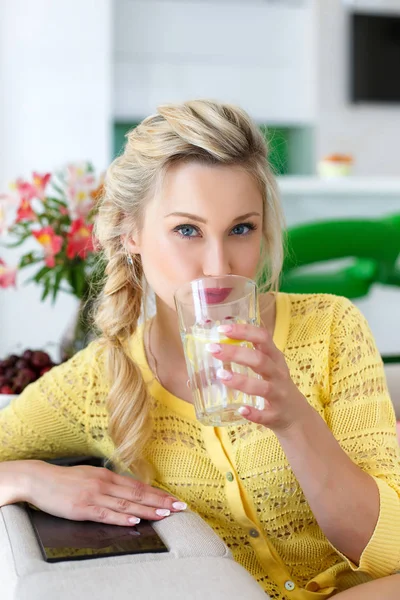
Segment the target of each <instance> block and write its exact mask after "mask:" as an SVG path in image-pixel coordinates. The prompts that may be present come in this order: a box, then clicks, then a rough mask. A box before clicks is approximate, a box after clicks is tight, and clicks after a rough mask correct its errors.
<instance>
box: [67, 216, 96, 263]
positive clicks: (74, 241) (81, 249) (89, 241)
mask: <svg viewBox="0 0 400 600" xmlns="http://www.w3.org/2000/svg"><path fill="white" fill-rule="evenodd" d="M92 231H93V225H88V224H86V223H85V222H84V220H83V219H76V220H75V221H73V222H72V224H71V229H70V231H69V233H68V245H67V257H68V258H75V256H79V257H80V258H82V259H83V260H84V259H85V258H86V256H87V255H88V253H89V252H93V250H94V246H93V238H92Z"/></svg>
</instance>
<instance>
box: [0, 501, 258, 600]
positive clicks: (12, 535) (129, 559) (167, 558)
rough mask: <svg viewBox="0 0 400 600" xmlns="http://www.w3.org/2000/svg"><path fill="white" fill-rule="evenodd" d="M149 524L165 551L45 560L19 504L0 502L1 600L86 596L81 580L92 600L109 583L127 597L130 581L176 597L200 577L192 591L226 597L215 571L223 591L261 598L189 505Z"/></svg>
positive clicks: (144, 591)
mask: <svg viewBox="0 0 400 600" xmlns="http://www.w3.org/2000/svg"><path fill="white" fill-rule="evenodd" d="M153 525H154V528H155V529H156V531H157V533H158V534H159V536H160V537H161V538H162V539H163V540H164V542H165V544H166V545H167V547H168V548H169V552H168V553H167V552H166V553H154V554H153V553H148V554H132V555H124V556H113V557H108V558H96V559H92V560H84V561H70V562H60V563H47V562H45V561H44V559H43V557H42V554H41V551H40V548H39V545H38V542H37V539H36V536H35V533H34V531H33V528H32V525H31V522H30V519H29V516H28V513H27V511H26V509H25V506H24V505H11V506H4V507H2V508H0V581H1V582H2V584H1V591H2V594H1V597H2V600H25V598H27V599H28V598H29V600H44V599H47V598H48V599H49V600H54V598H57V600H64V598H65V600H67V599H68V600H72V599H73V598H77V599H78V598H79V599H81V598H86V596H85V594H81V592H82V586H83V587H85V588H87V590H88V596H87V597H88V598H89V597H92V596H93V598H94V597H96V600H102V599H103V598H104V600H106V599H108V598H109V597H111V589H112V587H113V586H114V591H115V590H118V594H117V597H118V600H123V599H125V598H130V599H132V598H133V597H134V596H133V595H132V586H133V587H137V588H138V589H139V588H140V594H139V595H138V598H140V599H143V598H152V597H154V598H157V600H158V598H159V597H160V596H161V597H163V598H166V597H168V596H169V591H168V590H170V591H171V598H172V597H173V598H174V600H178V599H179V598H181V597H182V598H184V597H185V596H180V595H179V593H178V591H177V587H179V586H181V587H180V588H179V589H182V590H183V589H185V588H186V589H187V587H188V586H190V585H191V584H192V583H193V582H194V580H196V581H197V580H198V585H200V583H201V585H200V591H201V593H202V594H203V596H201V595H199V596H198V597H199V598H200V597H204V596H205V595H207V597H208V600H214V599H215V598H222V597H226V596H222V595H221V596H219V595H218V594H219V592H218V591H217V590H218V589H220V587H219V586H216V581H215V578H216V577H217V574H218V576H219V577H222V582H223V585H224V589H228V588H229V590H231V591H230V592H229V594H228V597H230V598H236V597H238V598H239V597H240V596H237V595H236V592H237V591H239V590H241V593H242V594H243V592H244V591H245V590H246V593H247V595H248V596H250V594H252V595H251V597H252V598H253V597H254V598H257V597H258V593H260V594H262V597H263V599H264V600H265V594H264V592H263V591H262V590H261V588H260V587H259V586H258V584H257V583H256V582H255V581H254V580H253V579H252V578H251V576H250V575H249V574H248V573H247V572H246V571H245V570H244V569H243V568H242V567H241V566H239V565H238V564H236V563H235V562H234V561H233V560H232V557H231V554H230V551H229V549H228V548H227V547H226V546H225V544H224V543H223V542H222V540H221V539H220V538H219V537H218V536H217V535H216V534H215V533H214V532H213V530H212V529H211V528H210V527H209V526H208V525H207V524H206V523H205V522H204V521H203V520H202V519H201V518H200V517H199V516H198V515H196V514H195V513H192V512H189V511H187V512H182V513H177V514H174V515H172V516H171V517H169V518H168V519H164V520H162V521H158V522H155V523H154V524H153ZM207 572H208V573H209V574H210V576H209V577H206V573H207ZM224 573H225V575H224ZM156 574H157V575H156ZM200 574H201V576H200ZM176 577H178V580H179V581H178V582H177V581H175V579H176ZM78 581H79V582H80V583H79V586H77V582H78ZM233 583H234V584H233ZM231 588H232V589H231ZM79 590H80V591H79ZM235 590H236V591H235ZM215 594H217V595H215ZM232 594H234V595H232ZM186 597H187V596H186ZM191 597H192V598H195V597H196V596H195V595H194V594H191ZM242 597H243V596H242ZM260 598H261V595H260Z"/></svg>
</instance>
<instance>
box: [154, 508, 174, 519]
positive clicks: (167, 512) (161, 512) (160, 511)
mask: <svg viewBox="0 0 400 600" xmlns="http://www.w3.org/2000/svg"><path fill="white" fill-rule="evenodd" d="M170 514H171V511H170V510H168V508H157V510H156V515H158V516H159V517H168V516H169V515H170Z"/></svg>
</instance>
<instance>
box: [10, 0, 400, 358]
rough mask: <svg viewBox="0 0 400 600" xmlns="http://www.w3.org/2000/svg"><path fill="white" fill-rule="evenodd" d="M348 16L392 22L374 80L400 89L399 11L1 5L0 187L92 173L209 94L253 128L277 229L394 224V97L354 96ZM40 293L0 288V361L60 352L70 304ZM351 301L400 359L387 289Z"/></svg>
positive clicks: (211, 3)
mask: <svg viewBox="0 0 400 600" xmlns="http://www.w3.org/2000/svg"><path fill="white" fill-rule="evenodd" d="M354 14H365V15H374V14H375V15H386V16H388V15H390V16H393V17H399V21H396V20H394V21H393V23H394V25H393V32H394V34H393V35H394V37H393V39H392V40H391V45H392V48H393V55H394V56H395V57H397V59H396V61H397V62H395V63H394V64H396V65H397V71H396V70H395V69H394V70H393V69H391V68H389V65H388V71H387V73H385V77H386V79H388V80H393V81H395V80H396V78H397V79H399V80H400V77H399V75H400V26H398V25H397V29H396V23H400V0H382V1H380V0H370V1H368V0H362V1H361V0H360V1H356V0H354V1H350V0H349V1H344V0H319V1H318V0H237V1H235V0H197V1H195V0H174V1H170V0H157V1H155V0H144V1H138V0H114V1H112V0H57V2H54V1H52V0H35V2H32V1H31V0H2V2H1V3H0V92H1V93H0V190H6V188H7V184H8V183H9V181H10V180H12V179H15V178H16V177H17V176H24V177H27V176H29V174H30V173H31V171H32V170H37V171H39V172H45V171H47V170H49V171H51V170H54V169H55V168H56V167H59V166H62V165H63V164H65V163H67V162H71V161H78V160H90V161H91V162H92V163H93V164H94V166H95V167H96V169H97V170H103V169H104V168H105V167H106V166H107V165H108V164H109V162H110V160H111V159H112V157H113V156H114V155H115V154H117V153H118V152H119V151H120V150H121V147H122V146H123V140H124V138H123V136H124V134H125V132H126V130H127V129H128V128H129V127H131V126H133V125H134V124H135V123H137V122H138V121H140V120H141V119H142V118H143V117H145V116H147V115H148V114H149V113H151V112H153V111H154V110H155V108H156V107H157V105H158V104H160V103H164V102H168V101H179V100H184V99H188V98H195V97H211V98H216V99H220V100H224V101H228V102H233V103H237V104H240V105H242V106H243V107H244V108H245V109H246V110H247V111H248V112H249V113H250V114H251V115H252V116H253V118H254V119H256V121H257V122H258V123H259V124H260V126H264V127H265V128H266V135H267V136H268V138H269V140H270V144H271V160H272V162H273V164H274V167H275V169H276V171H277V173H279V174H280V175H279V186H280V190H281V194H282V199H283V203H284V208H285V214H286V219H287V223H288V225H289V226H291V225H294V224H297V223H301V222H307V221H313V220H317V219H323V218H330V217H341V216H343V217H346V216H377V215H386V214H390V213H400V172H399V164H400V158H399V139H400V95H399V98H398V99H397V101H389V102H388V101H387V100H386V101H382V100H380V101H376V100H375V101H371V100H370V99H369V100H367V101H366V99H365V98H364V99H361V100H360V99H358V100H357V101H355V99H354V95H353V96H352V81H353V79H352V77H353V75H354V73H353V71H352V58H351V57H352V53H351V49H352V43H353V40H354V37H353V36H354V33H355V32H354V17H353V15H354ZM367 58H368V61H369V60H370V59H371V56H369V57H368V56H367V57H366V58H365V62H367ZM365 62H364V65H365ZM371 68H372V60H371ZM392 100H393V99H392ZM332 153H341V154H349V155H351V156H352V157H353V158H354V167H353V173H352V174H351V175H350V176H347V177H342V178H335V179H327V178H321V177H319V176H318V175H317V165H318V162H319V161H320V160H321V159H322V157H324V156H326V155H330V154H332ZM0 253H1V256H2V257H4V258H5V259H6V260H7V261H8V262H9V263H12V262H13V260H14V262H15V261H16V260H17V259H16V256H17V251H15V250H4V249H1V252H0ZM40 293H41V290H40V289H38V288H37V287H35V286H34V285H32V284H29V285H28V286H26V287H25V286H24V285H23V278H20V279H19V284H18V289H17V290H14V289H7V290H1V289H0V356H4V355H5V354H7V353H8V352H14V351H19V350H21V349H23V348H27V347H33V348H41V347H43V348H46V349H48V350H50V351H51V352H52V353H53V354H54V355H56V354H57V344H58V341H59V339H60V337H61V335H62V333H63V332H64V331H65V329H66V327H67V325H68V323H69V322H70V321H71V319H73V316H74V311H75V310H76V303H77V301H76V300H75V299H74V298H73V297H70V296H68V295H60V296H59V297H58V298H57V302H56V304H55V305H54V306H52V305H51V302H50V300H49V301H46V302H41V301H40ZM356 303H357V304H358V305H359V306H360V308H361V310H363V312H364V313H365V314H366V316H367V318H368V320H369V322H370V325H371V327H372V329H373V332H374V334H375V336H376V339H377V342H378V346H379V348H380V350H381V352H382V353H386V354H396V353H397V354H399V353H400V288H395V287H393V288H388V287H383V286H379V285H376V286H374V289H373V290H372V293H371V294H370V295H369V296H368V297H367V298H363V299H361V300H358V301H356Z"/></svg>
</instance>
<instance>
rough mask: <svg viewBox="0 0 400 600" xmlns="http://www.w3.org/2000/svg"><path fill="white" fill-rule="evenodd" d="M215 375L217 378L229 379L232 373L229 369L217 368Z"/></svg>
mask: <svg viewBox="0 0 400 600" xmlns="http://www.w3.org/2000/svg"><path fill="white" fill-rule="evenodd" d="M217 377H218V379H223V380H224V381H229V380H230V379H232V373H231V372H230V371H225V369H218V371H217Z"/></svg>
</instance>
